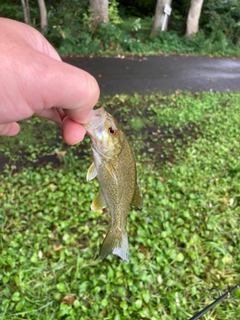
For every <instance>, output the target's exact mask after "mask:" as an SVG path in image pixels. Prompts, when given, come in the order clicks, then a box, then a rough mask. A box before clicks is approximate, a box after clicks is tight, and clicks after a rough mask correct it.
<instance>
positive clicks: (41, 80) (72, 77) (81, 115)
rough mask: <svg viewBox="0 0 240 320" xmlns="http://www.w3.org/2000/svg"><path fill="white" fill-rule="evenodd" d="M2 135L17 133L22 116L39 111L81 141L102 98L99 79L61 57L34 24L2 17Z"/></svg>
mask: <svg viewBox="0 0 240 320" xmlns="http://www.w3.org/2000/svg"><path fill="white" fill-rule="evenodd" d="M0 55H1V58H0V70H1V73H0V135H7V136H13V135H16V134H17V133H18V132H19V130H20V127H19V125H18V124H17V121H19V120H23V119H25V118H28V117H31V116H32V115H33V114H36V115H38V116H40V117H44V118H48V119H50V120H52V121H55V122H57V123H59V124H61V126H62V133H63V138H64V140H65V141H66V142H67V143H69V144H76V143H78V142H79V141H81V140H82V139H83V138H84V135H85V133H86V130H85V129H84V127H83V126H82V125H81V124H85V123H87V122H89V121H90V119H91V110H92V109H93V107H94V105H95V104H96V102H97V100H98V98H99V87H98V85H97V82H96V80H95V79H94V78H93V77H92V76H91V75H90V74H88V73H87V72H85V71H83V70H81V69H78V68H76V67H73V66H71V65H69V64H67V63H64V62H62V61H61V58H60V56H59V55H58V53H57V52H56V51H55V50H54V48H53V47H52V46H51V44H50V43H49V42H48V41H47V40H46V39H45V38H44V37H43V36H42V34H41V33H39V32H38V31H37V30H35V29H34V28H32V27H30V26H28V25H26V24H24V23H21V22H17V21H14V20H10V19H5V18H0Z"/></svg>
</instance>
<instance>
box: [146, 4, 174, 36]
mask: <svg viewBox="0 0 240 320" xmlns="http://www.w3.org/2000/svg"><path fill="white" fill-rule="evenodd" d="M171 3H172V0H157V4H156V9H155V15H154V21H153V26H152V31H151V35H154V36H155V35H157V33H158V30H161V28H162V24H163V19H164V16H165V13H164V7H165V5H166V4H168V5H169V6H171ZM166 30H167V24H166V27H165V29H164V31H166Z"/></svg>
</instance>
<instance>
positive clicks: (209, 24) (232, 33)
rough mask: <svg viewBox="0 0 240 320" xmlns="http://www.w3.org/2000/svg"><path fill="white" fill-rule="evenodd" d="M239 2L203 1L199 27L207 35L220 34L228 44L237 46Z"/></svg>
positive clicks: (239, 31) (239, 34)
mask: <svg viewBox="0 0 240 320" xmlns="http://www.w3.org/2000/svg"><path fill="white" fill-rule="evenodd" d="M239 21H240V2H239V1H238V0H230V1H229V0H228V1H226V0H221V1H213V0H208V1H204V4H203V14H202V15H201V20H200V22H201V26H202V27H203V28H204V30H205V32H206V34H207V35H211V34H215V33H219V32H220V33H222V34H224V35H225V36H226V38H227V39H228V40H229V42H232V43H233V44H237V43H238V44H239V38H240V22H239Z"/></svg>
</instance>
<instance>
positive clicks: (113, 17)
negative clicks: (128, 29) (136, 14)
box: [108, 0, 123, 24]
mask: <svg viewBox="0 0 240 320" xmlns="http://www.w3.org/2000/svg"><path fill="white" fill-rule="evenodd" d="M108 18H109V21H110V22H111V23H113V24H122V23H123V21H122V19H121V18H120V16H119V13H118V2H117V1H116V0H110V1H109V8H108Z"/></svg>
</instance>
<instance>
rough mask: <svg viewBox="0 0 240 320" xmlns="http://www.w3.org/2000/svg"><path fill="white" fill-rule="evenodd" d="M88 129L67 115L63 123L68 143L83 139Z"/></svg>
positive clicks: (64, 135)
mask: <svg viewBox="0 0 240 320" xmlns="http://www.w3.org/2000/svg"><path fill="white" fill-rule="evenodd" d="M85 134H86V130H85V129H84V127H83V126H81V125H80V124H79V123H77V122H75V121H73V120H72V119H71V118H69V117H66V118H65V119H64V120H63V123H62V135H63V139H64V140H65V142H66V143H68V144H71V145H73V144H76V143H78V142H80V141H82V140H83V138H84V136H85Z"/></svg>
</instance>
